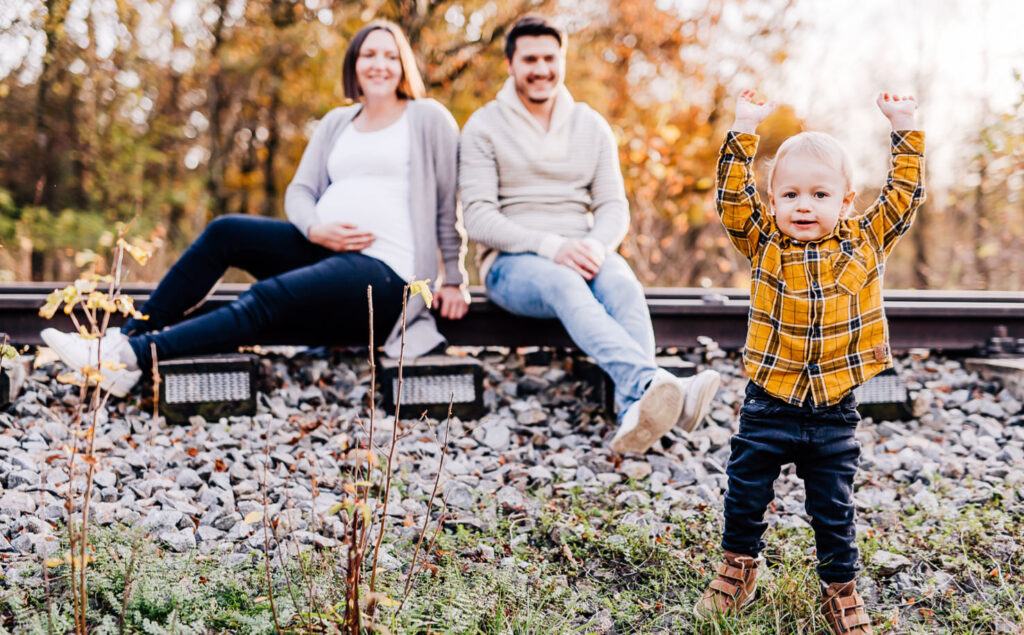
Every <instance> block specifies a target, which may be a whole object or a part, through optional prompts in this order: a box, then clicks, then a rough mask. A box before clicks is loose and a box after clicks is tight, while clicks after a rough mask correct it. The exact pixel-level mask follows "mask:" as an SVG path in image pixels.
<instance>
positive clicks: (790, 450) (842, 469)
mask: <svg viewBox="0 0 1024 635" xmlns="http://www.w3.org/2000/svg"><path fill="white" fill-rule="evenodd" d="M859 422H860V415H859V414H858V413H857V400H856V399H855V398H854V396H853V393H852V392H851V393H850V394H848V395H847V396H846V397H844V398H843V400H842V401H841V402H839V403H838V404H836V405H834V406H829V407H824V408H816V407H814V406H813V405H811V404H809V403H808V404H805V405H803V406H799V407H798V406H793V405H791V404H788V403H786V402H785V401H782V400H781V399H777V398H776V397H773V396H772V395H770V394H768V393H767V392H766V391H765V390H764V389H762V388H761V387H760V386H758V385H756V384H755V383H754V382H750V383H748V384H747V393H746V399H745V400H744V401H743V407H742V408H741V409H740V429H739V432H737V433H736V434H735V435H733V437H732V454H731V455H730V457H729V466H728V468H727V469H726V474H727V475H728V477H729V491H728V493H727V494H726V497H725V533H724V535H723V536H722V547H723V548H724V549H726V550H728V551H733V552H735V553H739V554H743V555H749V556H755V557H756V556H757V555H758V554H759V553H760V552H761V550H762V549H764V546H765V545H764V541H763V540H762V539H761V536H762V534H764V530H765V529H766V528H767V527H768V523H767V522H765V520H764V513H765V510H766V509H767V508H768V504H769V503H770V502H771V501H772V499H773V498H774V497H775V479H777V478H778V477H779V473H780V471H781V468H782V466H783V465H785V464H787V463H794V464H795V465H796V473H797V476H799V477H800V478H801V479H803V481H804V487H805V488H806V491H807V500H806V501H805V503H804V505H805V508H806V510H807V513H808V514H809V515H810V517H811V527H812V528H813V529H814V541H815V544H816V547H817V552H818V575H819V576H820V577H821V579H822V580H823V581H825V582H827V583H830V584H831V583H833V582H849V581H850V580H853V579H854V578H855V577H856V576H857V571H858V570H859V566H858V564H857V560H858V557H859V554H858V552H857V546H856V544H855V542H854V539H855V538H856V529H855V527H854V508H853V476H854V474H855V473H856V471H857V466H858V464H859V462H860V444H858V443H857V440H856V438H855V437H854V432H855V431H856V429H857V424H858V423H859Z"/></svg>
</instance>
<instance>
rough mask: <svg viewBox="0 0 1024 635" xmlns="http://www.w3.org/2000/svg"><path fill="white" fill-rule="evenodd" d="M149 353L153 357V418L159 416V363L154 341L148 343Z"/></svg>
mask: <svg viewBox="0 0 1024 635" xmlns="http://www.w3.org/2000/svg"><path fill="white" fill-rule="evenodd" d="M149 353H150V356H151V357H152V359H153V368H152V372H153V419H154V420H156V418H157V417H158V416H160V364H159V359H158V358H157V354H156V342H150V343H149Z"/></svg>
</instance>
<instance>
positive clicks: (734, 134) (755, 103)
mask: <svg viewBox="0 0 1024 635" xmlns="http://www.w3.org/2000/svg"><path fill="white" fill-rule="evenodd" d="M774 108H775V104H774V103H772V102H768V103H765V102H764V100H758V99H757V98H756V97H755V95H754V92H753V91H750V90H746V91H743V93H741V94H740V96H739V98H737V100H736V118H735V120H734V121H733V125H732V128H731V130H730V131H729V133H728V134H726V136H725V142H724V143H723V144H722V149H721V150H720V151H719V154H718V168H717V171H716V172H717V178H716V190H715V209H716V210H717V211H718V215H719V217H720V218H721V219H722V224H723V225H725V230H726V232H728V234H729V240H731V241H732V244H733V245H735V246H736V248H737V249H739V250H740V252H741V253H742V254H743V255H744V256H746V257H747V258H753V255H754V253H755V252H756V251H757V248H758V245H759V244H760V242H761V240H762V239H763V238H764V237H766V236H768V235H769V234H771V232H772V231H774V230H773V228H772V220H771V217H770V216H769V214H768V210H767V209H765V207H764V205H763V204H762V203H761V201H760V199H759V198H758V196H757V187H756V185H755V184H754V170H753V166H752V163H753V160H754V153H755V152H756V151H757V135H756V134H755V133H754V132H755V130H757V126H758V124H760V123H761V122H762V121H764V119H765V118H766V117H767V116H768V115H769V114H771V112H772V110H774Z"/></svg>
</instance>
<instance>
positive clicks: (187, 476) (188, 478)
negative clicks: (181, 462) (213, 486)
mask: <svg viewBox="0 0 1024 635" xmlns="http://www.w3.org/2000/svg"><path fill="white" fill-rule="evenodd" d="M174 482H175V483H177V484H178V487H181V488H183V489H196V488H198V487H199V486H200V485H202V484H203V479H201V478H199V474H197V473H196V471H195V470H193V469H192V468H188V467H186V468H184V469H182V470H181V471H180V472H178V475H177V476H176V477H175V479H174Z"/></svg>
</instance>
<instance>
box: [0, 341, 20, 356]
mask: <svg viewBox="0 0 1024 635" xmlns="http://www.w3.org/2000/svg"><path fill="white" fill-rule="evenodd" d="M0 359H18V349H16V348H14V347H13V346H11V345H10V344H0Z"/></svg>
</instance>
